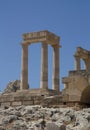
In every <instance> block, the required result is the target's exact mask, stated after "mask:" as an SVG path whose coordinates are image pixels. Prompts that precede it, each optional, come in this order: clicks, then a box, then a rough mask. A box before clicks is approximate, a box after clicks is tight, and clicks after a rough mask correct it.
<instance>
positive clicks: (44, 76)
mask: <svg viewBox="0 0 90 130" xmlns="http://www.w3.org/2000/svg"><path fill="white" fill-rule="evenodd" d="M40 88H41V89H48V44H47V43H42V48H41V79H40Z"/></svg>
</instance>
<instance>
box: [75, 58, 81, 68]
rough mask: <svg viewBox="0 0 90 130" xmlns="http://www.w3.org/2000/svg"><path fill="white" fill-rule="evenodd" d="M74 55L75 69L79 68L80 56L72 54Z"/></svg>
mask: <svg viewBox="0 0 90 130" xmlns="http://www.w3.org/2000/svg"><path fill="white" fill-rule="evenodd" d="M74 57H75V70H80V57H78V56H74Z"/></svg>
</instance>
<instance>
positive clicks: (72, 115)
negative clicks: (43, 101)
mask: <svg viewBox="0 0 90 130" xmlns="http://www.w3.org/2000/svg"><path fill="white" fill-rule="evenodd" d="M39 129H45V130H89V129H90V108H87V109H82V110H79V111H77V110H75V109H74V108H43V107H42V106H18V107H5V106H4V107H3V108H0V130H39Z"/></svg>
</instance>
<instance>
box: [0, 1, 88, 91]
mask: <svg viewBox="0 0 90 130" xmlns="http://www.w3.org/2000/svg"><path fill="white" fill-rule="evenodd" d="M39 30H49V31H50V32H53V33H55V34H56V35H58V36H60V38H61V41H60V44H61V45H62V48H61V49H60V79H61V78H62V77H64V76H67V75H68V71H69V70H73V69H74V57H73V55H74V52H75V50H76V47H77V46H81V47H83V48H85V49H88V50H90V0H13V1H12V0H0V90H1V91H2V90H3V89H4V88H5V87H6V85H7V84H8V82H10V81H13V80H16V79H20V76H21V46H20V42H21V41H22V34H23V33H26V32H33V31H39ZM40 47H41V44H40V43H38V44H34V45H30V46H29V84H30V87H31V88H38V87H39V83H40V82H39V80H40V57H41V55H40V53H41V49H40ZM51 73H52V48H51V47H50V46H49V87H50V88H51V86H52V85H51V82H52V74H51ZM60 82H61V81H60ZM60 84H61V89H62V88H63V84H62V82H61V83H60Z"/></svg>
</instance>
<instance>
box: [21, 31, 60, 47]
mask: <svg viewBox="0 0 90 130" xmlns="http://www.w3.org/2000/svg"><path fill="white" fill-rule="evenodd" d="M22 37H23V43H24V44H30V43H36V42H46V43H48V44H51V45H58V46H59V40H60V37H59V36H56V35H55V34H54V33H51V32H49V31H47V30H45V31H39V32H31V33H25V34H23V35H22Z"/></svg>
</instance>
